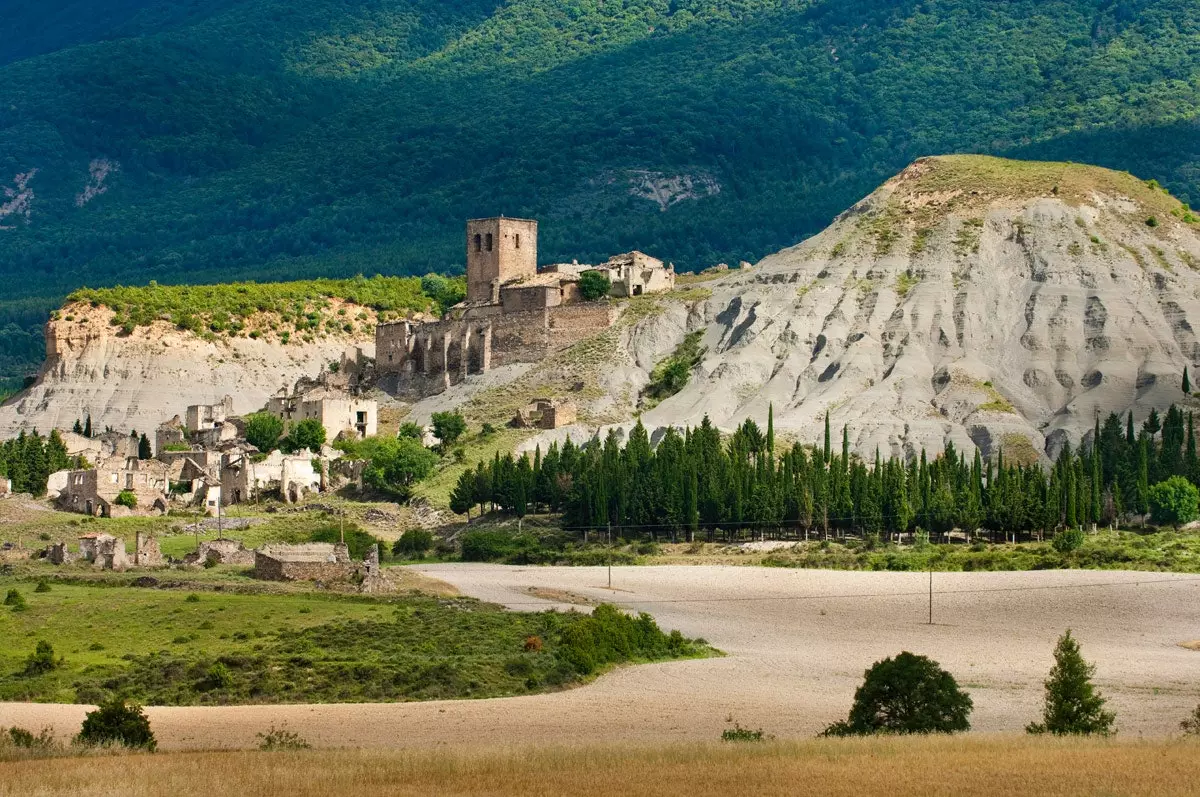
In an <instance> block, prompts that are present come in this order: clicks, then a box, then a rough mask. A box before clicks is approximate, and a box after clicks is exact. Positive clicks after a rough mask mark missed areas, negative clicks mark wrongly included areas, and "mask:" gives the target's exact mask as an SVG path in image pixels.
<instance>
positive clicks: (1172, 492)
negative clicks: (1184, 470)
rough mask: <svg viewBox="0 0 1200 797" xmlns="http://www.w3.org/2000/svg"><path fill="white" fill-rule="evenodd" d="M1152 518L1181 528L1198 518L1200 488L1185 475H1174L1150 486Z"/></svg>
mask: <svg viewBox="0 0 1200 797" xmlns="http://www.w3.org/2000/svg"><path fill="white" fill-rule="evenodd" d="M1148 497H1149V499H1150V519H1151V520H1153V521H1154V522H1155V523H1158V524H1160V525H1168V524H1169V525H1172V526H1174V527H1175V528H1179V527H1180V526H1181V525H1183V524H1184V523H1191V522H1192V521H1193V520H1195V519H1196V515H1197V507H1198V505H1200V490H1197V489H1196V485H1194V484H1192V483H1191V482H1190V481H1188V480H1187V479H1185V478H1184V477H1183V476H1172V477H1171V478H1169V479H1167V480H1166V481H1161V482H1159V483H1158V484H1156V485H1154V486H1153V487H1151V488H1150V490H1149V493H1148Z"/></svg>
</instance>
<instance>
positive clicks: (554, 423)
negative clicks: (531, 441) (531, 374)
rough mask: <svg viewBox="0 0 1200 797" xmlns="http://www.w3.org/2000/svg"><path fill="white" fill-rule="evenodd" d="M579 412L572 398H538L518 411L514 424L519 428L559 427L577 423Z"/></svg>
mask: <svg viewBox="0 0 1200 797" xmlns="http://www.w3.org/2000/svg"><path fill="white" fill-rule="evenodd" d="M578 414H579V410H578V408H577V407H576V405H575V402H574V401H571V400H570V399H558V398H537V399H534V400H533V401H532V402H530V403H529V404H527V405H525V406H524V407H522V408H521V409H520V410H518V411H517V415H516V417H515V418H513V420H512V425H513V426H515V427H517V428H519V429H521V428H523V429H558V428H559V427H562V426H570V425H571V424H573V423H575V420H576V418H577V417H578Z"/></svg>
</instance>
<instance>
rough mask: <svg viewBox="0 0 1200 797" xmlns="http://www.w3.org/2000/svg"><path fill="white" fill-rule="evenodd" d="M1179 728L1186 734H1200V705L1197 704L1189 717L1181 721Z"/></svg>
mask: <svg viewBox="0 0 1200 797" xmlns="http://www.w3.org/2000/svg"><path fill="white" fill-rule="evenodd" d="M1179 729H1180V730H1181V731H1183V733H1184V735H1185V736H1200V705H1198V706H1196V710H1195V711H1193V712H1192V713H1191V714H1190V715H1189V716H1188V718H1187V719H1185V720H1184V721H1183V722H1181V723H1179Z"/></svg>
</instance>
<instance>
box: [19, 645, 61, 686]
mask: <svg viewBox="0 0 1200 797" xmlns="http://www.w3.org/2000/svg"><path fill="white" fill-rule="evenodd" d="M59 664H61V662H60V661H58V660H57V659H55V658H54V646H53V645H51V644H50V643H49V642H47V641H46V640H44V639H43V640H40V641H39V642H38V643H37V647H36V648H35V649H34V651H33V653H30V654H29V658H27V659H25V675H27V676H30V677H34V676H38V675H45V674H46V673H48V672H51V671H52V670H55V669H57V668H58V666H59Z"/></svg>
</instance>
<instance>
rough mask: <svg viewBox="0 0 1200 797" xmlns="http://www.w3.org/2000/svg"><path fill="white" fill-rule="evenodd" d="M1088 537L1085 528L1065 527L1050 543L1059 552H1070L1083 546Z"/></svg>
mask: <svg viewBox="0 0 1200 797" xmlns="http://www.w3.org/2000/svg"><path fill="white" fill-rule="evenodd" d="M1086 539H1087V537H1086V536H1085V535H1084V533H1083V529H1080V528H1070V529H1063V530H1061V531H1059V532H1058V533H1057V534H1055V535H1054V538H1053V539H1052V540H1050V544H1051V545H1053V546H1054V550H1056V551H1058V552H1059V553H1070V552H1071V551H1075V550H1078V549H1079V548H1081V547H1082V546H1083V543H1084V540H1086Z"/></svg>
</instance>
